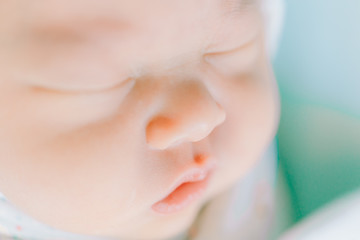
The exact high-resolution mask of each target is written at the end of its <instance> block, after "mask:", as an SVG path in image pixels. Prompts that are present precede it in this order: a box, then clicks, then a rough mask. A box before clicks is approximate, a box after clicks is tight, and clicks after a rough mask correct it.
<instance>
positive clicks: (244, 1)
mask: <svg viewBox="0 0 360 240" xmlns="http://www.w3.org/2000/svg"><path fill="white" fill-rule="evenodd" d="M221 1H222V5H223V6H224V7H225V9H226V10H227V11H228V13H240V12H242V11H243V10H244V9H246V8H247V7H250V6H252V5H255V3H257V2H258V0H221Z"/></svg>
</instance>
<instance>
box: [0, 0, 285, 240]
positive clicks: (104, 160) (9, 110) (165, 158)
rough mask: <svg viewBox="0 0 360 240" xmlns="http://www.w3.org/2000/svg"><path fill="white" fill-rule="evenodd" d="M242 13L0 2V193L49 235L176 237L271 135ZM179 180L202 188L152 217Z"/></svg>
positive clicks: (166, 4)
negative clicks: (196, 195)
mask: <svg viewBox="0 0 360 240" xmlns="http://www.w3.org/2000/svg"><path fill="white" fill-rule="evenodd" d="M251 2H252V1H244V2H243V3H242V2H241V0H239V1H231V0H201V1H193V0H154V1H148V0H132V1H127V0H121V1H112V0H107V1H87V0H76V1H74V0H66V1H64V0H37V1H26V0H19V1H11V0H3V1H1V2H0V166H1V168H0V191H1V192H2V193H4V195H5V196H6V197H7V198H8V199H9V201H10V202H12V203H13V204H14V205H15V206H17V207H18V208H19V209H21V210H22V211H24V212H25V213H27V214H29V215H30V216H32V217H33V218H35V219H37V220H39V221H41V222H43V223H45V224H48V225H51V226H53V227H55V228H58V229H60V230H65V231H70V232H75V233H80V234H89V235H93V234H94V235H101V236H116V237H125V238H126V239H130V238H135V239H141V238H144V239H146V238H152V239H160V238H162V237H168V236H171V235H174V234H176V233H179V232H180V231H183V230H185V229H186V228H187V227H188V226H189V224H191V222H192V221H193V220H194V217H195V216H196V214H197V212H198V211H199V209H200V208H201V206H203V205H204V203H206V201H208V200H209V199H211V198H212V197H214V196H215V195H216V194H218V193H220V192H221V191H224V190H225V189H227V188H228V187H230V186H231V184H233V183H234V182H235V181H237V180H239V179H240V178H241V177H242V176H243V175H244V174H245V173H246V172H247V171H248V170H249V168H250V167H251V166H252V165H253V164H254V162H255V161H256V160H257V159H258V158H259V157H260V156H261V154H262V152H263V151H264V150H265V149H266V147H267V146H268V144H269V142H270V141H271V140H272V138H273V136H274V133H275V130H276V125H277V121H278V99H277V91H276V84H275V81H274V78H273V75H272V70H271V67H270V65H269V61H268V58H267V56H266V52H265V49H264V45H265V44H264V36H263V32H264V29H263V26H262V21H261V14H260V7H259V6H257V5H256V4H255V3H251ZM254 2H255V1H254ZM192 171H195V172H197V173H198V174H200V173H201V172H202V171H204V172H205V173H206V174H207V176H208V178H207V180H204V181H200V179H193V180H196V181H198V183H200V185H201V184H203V183H204V182H206V183H207V187H206V188H204V189H205V191H204V192H203V194H202V195H200V197H199V198H197V199H196V200H194V201H192V202H190V203H188V204H185V205H184V206H182V207H181V206H180V207H179V209H177V210H174V209H172V210H171V207H170V208H168V206H167V205H166V204H165V205H162V207H161V206H160V205H159V204H156V203H158V202H159V201H161V200H162V199H164V198H165V197H166V196H167V195H168V194H169V193H170V192H172V191H173V190H174V189H173V188H174V186H176V185H177V184H178V183H179V180H181V179H183V177H184V176H187V174H189V172H192ZM190 175H191V174H190ZM195 175H196V174H195ZM191 176H192V175H191ZM192 177H194V176H192ZM188 180H189V179H188ZM204 184H205V183H204ZM193 185H196V184H193ZM189 186H190V188H191V184H190V185H189ZM196 187H198V188H199V186H196ZM196 187H194V188H196ZM183 190H184V189H183ZM198 190H199V189H197V190H196V191H195V190H194V189H192V190H191V189H190V190H186V191H183V192H181V190H180V194H179V190H178V192H177V194H178V195H177V197H179V198H182V197H185V198H186V197H189V194H191V193H197V191H198ZM200 190H201V189H200ZM184 192H185V193H184ZM180 195H181V196H180ZM182 195H183V196H182ZM176 201H178V202H177V203H178V205H177V206H179V205H181V204H183V203H184V201H182V200H176ZM176 201H175V202H176ZM165 202H168V203H169V201H168V200H166V201H165ZM170 202H171V201H170ZM173 202H174V201H173ZM185 202H186V201H185ZM162 203H164V201H163V202H162ZM164 206H165V207H164Z"/></svg>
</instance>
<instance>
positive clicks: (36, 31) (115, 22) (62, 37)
mask: <svg viewBox="0 0 360 240" xmlns="http://www.w3.org/2000/svg"><path fill="white" fill-rule="evenodd" d="M130 28H131V24H130V23H129V22H127V21H124V20H121V19H114V18H111V17H106V16H101V17H96V18H92V19H80V20H78V21H72V20H71V19H67V20H66V21H65V22H64V21H61V20H60V21H49V22H46V23H44V24H41V25H35V26H34V27H33V28H31V29H30V31H29V35H31V36H32V37H35V38H37V39H43V40H51V41H53V40H58V41H68V42H72V41H73V42H75V41H79V40H83V39H84V38H85V36H86V33H91V32H113V33H115V32H116V33H124V32H125V31H127V30H129V29H130Z"/></svg>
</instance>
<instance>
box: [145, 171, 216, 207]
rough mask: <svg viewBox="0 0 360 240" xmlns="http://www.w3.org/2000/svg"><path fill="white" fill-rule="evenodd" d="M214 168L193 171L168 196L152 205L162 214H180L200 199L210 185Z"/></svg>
mask: <svg viewBox="0 0 360 240" xmlns="http://www.w3.org/2000/svg"><path fill="white" fill-rule="evenodd" d="M211 170H212V168H206V169H200V168H197V169H192V170H190V171H189V172H187V173H186V174H185V175H184V176H183V177H182V178H181V179H180V180H179V181H178V182H177V184H175V186H174V187H173V188H171V191H170V193H169V194H168V195H166V197H165V198H163V199H162V200H160V201H158V202H156V203H155V204H153V205H152V207H151V208H152V209H153V210H154V211H155V212H157V213H160V214H171V213H174V212H178V211H180V210H182V209H184V208H186V207H187V206H188V205H190V204H191V203H192V202H194V201H195V200H196V199H198V198H200V197H201V196H202V195H203V193H204V191H205V190H206V187H207V185H208V182H209V179H210V176H211V173H212V171H211Z"/></svg>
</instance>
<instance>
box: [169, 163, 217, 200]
mask: <svg viewBox="0 0 360 240" xmlns="http://www.w3.org/2000/svg"><path fill="white" fill-rule="evenodd" d="M215 167H216V165H215V164H209V165H207V166H205V167H202V168H191V169H189V170H188V171H186V172H185V173H184V174H183V175H181V177H180V178H179V179H178V180H177V181H176V182H175V184H174V185H173V186H172V187H171V188H170V190H169V191H168V193H167V194H166V195H165V197H164V198H162V199H165V198H166V197H167V196H169V195H170V194H171V193H172V192H174V191H175V190H176V189H177V188H178V187H179V186H181V185H182V184H184V183H188V182H198V181H202V180H204V179H205V178H206V177H207V176H209V174H210V172H212V171H213V170H214V168H215Z"/></svg>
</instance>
